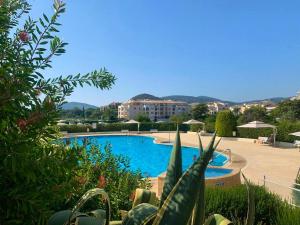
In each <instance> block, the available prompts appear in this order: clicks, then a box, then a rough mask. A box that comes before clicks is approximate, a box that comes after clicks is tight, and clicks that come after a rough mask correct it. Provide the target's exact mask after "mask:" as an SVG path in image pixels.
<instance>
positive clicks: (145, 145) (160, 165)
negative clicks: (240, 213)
mask: <svg viewBox="0 0 300 225" xmlns="http://www.w3.org/2000/svg"><path fill="white" fill-rule="evenodd" d="M88 138H89V139H90V140H91V141H92V142H93V143H95V144H100V145H101V146H102V147H104V146H106V145H107V144H110V145H111V147H112V152H113V153H114V154H122V155H125V156H127V157H128V158H129V159H130V166H131V168H132V169H134V170H137V169H139V170H141V171H142V173H143V174H144V175H145V176H150V177H156V176H158V175H159V174H161V173H163V172H165V171H166V169H167V165H168V162H169V157H170V153H171V150H172V146H171V145H165V144H156V143H154V139H153V138H152V137H144V136H116V135H115V136H113V135H109V136H89V137H88ZM77 140H78V143H82V140H83V137H78V138H77ZM198 155H199V151H198V149H197V148H192V147H182V164H183V165H182V166H183V169H184V170H186V169H187V168H188V167H189V166H190V165H191V164H192V163H193V159H194V158H195V156H197V157H198ZM226 162H227V157H226V156H224V155H222V154H220V153H215V154H214V157H213V160H212V161H211V162H210V165H211V166H223V165H224V164H225V163H226ZM231 171H232V170H230V169H223V168H208V169H207V170H206V173H205V175H206V177H217V176H223V175H225V174H229V173H230V172H231Z"/></svg>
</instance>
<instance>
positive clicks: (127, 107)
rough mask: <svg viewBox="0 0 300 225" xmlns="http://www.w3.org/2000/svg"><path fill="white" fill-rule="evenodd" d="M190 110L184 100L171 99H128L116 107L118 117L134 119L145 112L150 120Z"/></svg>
mask: <svg viewBox="0 0 300 225" xmlns="http://www.w3.org/2000/svg"><path fill="white" fill-rule="evenodd" d="M189 111H190V106H189V105H188V103H186V102H178V101H171V100H149V99H144V100H128V101H127V102H124V103H122V104H121V105H120V106H119V107H118V118H120V119H135V117H136V116H137V115H138V114H140V113H144V114H146V115H147V116H148V117H149V118H150V120H152V121H157V120H167V119H169V118H170V117H171V116H173V115H179V114H182V113H186V112H189Z"/></svg>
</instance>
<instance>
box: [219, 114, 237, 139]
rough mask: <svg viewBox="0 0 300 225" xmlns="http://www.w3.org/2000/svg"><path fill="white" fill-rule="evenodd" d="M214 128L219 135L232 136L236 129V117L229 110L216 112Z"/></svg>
mask: <svg viewBox="0 0 300 225" xmlns="http://www.w3.org/2000/svg"><path fill="white" fill-rule="evenodd" d="M215 126H216V127H215V129H216V131H217V134H218V136H220V137H232V135H233V131H235V130H236V118H235V116H234V115H233V113H232V112H231V111H229V110H224V111H221V112H218V114H217V118H216V125H215Z"/></svg>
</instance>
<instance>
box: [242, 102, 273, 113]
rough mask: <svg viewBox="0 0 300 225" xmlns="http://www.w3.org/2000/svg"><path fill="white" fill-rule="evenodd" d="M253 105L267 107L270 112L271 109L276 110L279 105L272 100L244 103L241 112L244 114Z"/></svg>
mask: <svg viewBox="0 0 300 225" xmlns="http://www.w3.org/2000/svg"><path fill="white" fill-rule="evenodd" d="M252 107H262V108H265V109H266V110H267V112H270V111H272V110H274V109H275V108H276V107H277V105H276V104H274V103H272V102H270V101H263V102H258V103H248V104H243V105H242V106H241V107H240V113H241V114H243V113H244V112H245V111H246V110H247V109H250V108H252Z"/></svg>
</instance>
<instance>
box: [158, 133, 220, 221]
mask: <svg viewBox="0 0 300 225" xmlns="http://www.w3.org/2000/svg"><path fill="white" fill-rule="evenodd" d="M215 138H216V135H214V136H213V138H212V140H211V142H210V144H209V146H208V148H207V150H206V151H204V152H203V155H202V156H201V157H199V158H198V159H197V160H196V161H195V162H194V163H193V165H192V166H191V167H190V168H189V169H188V170H187V171H186V172H185V173H184V174H183V175H182V177H181V178H180V179H179V181H178V182H177V184H176V185H175V187H174V188H173V190H172V191H171V192H170V194H169V195H168V197H167V199H166V200H165V201H164V203H163V205H162V207H161V208H160V209H159V211H158V213H157V216H156V218H155V220H154V222H153V225H167V224H176V225H186V224H187V223H188V221H189V219H190V217H191V215H192V211H193V208H194V205H195V203H196V201H197V198H198V196H199V191H200V189H199V186H200V184H201V179H203V176H204V172H205V169H206V168H207V165H208V163H209V161H210V159H211V158H212V156H213V152H214V148H213V146H214V141H215Z"/></svg>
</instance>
